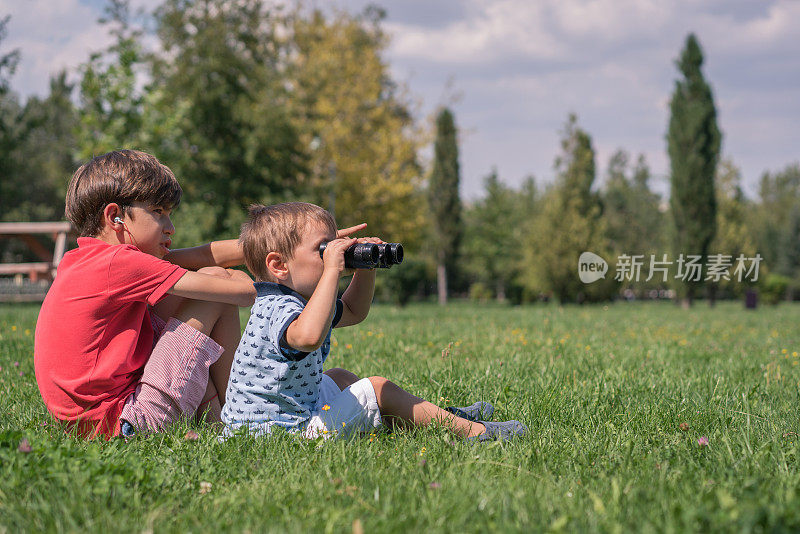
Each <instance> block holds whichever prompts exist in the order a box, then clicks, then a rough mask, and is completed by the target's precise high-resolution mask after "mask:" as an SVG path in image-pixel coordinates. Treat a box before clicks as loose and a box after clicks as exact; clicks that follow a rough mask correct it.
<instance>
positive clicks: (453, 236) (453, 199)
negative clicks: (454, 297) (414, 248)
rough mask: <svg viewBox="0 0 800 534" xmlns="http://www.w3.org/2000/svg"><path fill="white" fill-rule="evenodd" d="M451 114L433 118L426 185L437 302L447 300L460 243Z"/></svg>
mask: <svg viewBox="0 0 800 534" xmlns="http://www.w3.org/2000/svg"><path fill="white" fill-rule="evenodd" d="M456 135H457V132H456V125H455V119H454V118H453V113H452V112H451V111H450V110H449V109H447V108H445V109H442V110H441V111H440V112H439V115H438V116H437V118H436V142H435V144H434V160H433V170H432V171H431V176H430V181H429V184H428V202H429V204H430V208H431V214H432V216H433V233H434V242H435V247H436V265H437V266H436V269H437V270H436V283H437V287H438V294H439V304H446V303H447V278H448V273H449V274H450V275H452V274H453V269H454V266H455V265H456V261H457V256H458V252H459V246H460V243H461V232H462V222H461V199H460V197H459V191H458V185H459V179H460V177H459V166H458V139H457V137H456Z"/></svg>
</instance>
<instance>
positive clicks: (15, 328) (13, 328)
mask: <svg viewBox="0 0 800 534" xmlns="http://www.w3.org/2000/svg"><path fill="white" fill-rule="evenodd" d="M11 331H12V332H16V331H17V325H15V324H14V325H11Z"/></svg>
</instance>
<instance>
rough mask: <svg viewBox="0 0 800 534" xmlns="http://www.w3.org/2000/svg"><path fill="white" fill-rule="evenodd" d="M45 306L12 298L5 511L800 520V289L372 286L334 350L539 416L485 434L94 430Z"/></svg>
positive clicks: (102, 516)
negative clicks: (382, 294)
mask: <svg viewBox="0 0 800 534" xmlns="http://www.w3.org/2000/svg"><path fill="white" fill-rule="evenodd" d="M37 312H38V307H36V306H31V305H4V306H0V367H2V370H0V531H3V530H6V529H7V530H8V531H9V532H16V531H20V530H22V531H40V530H45V531H84V530H89V531H103V530H114V531H137V532H139V531H142V530H153V531H158V532H183V531H213V530H224V531H228V530H233V531H245V530H250V531H254V532H255V531H267V532H285V531H292V532H299V531H314V532H317V531H326V532H327V531H335V532H340V531H350V530H358V528H359V525H360V527H361V528H363V531H365V532H375V531H378V532H383V531H396V532H406V531H453V532H460V531H470V532H471V531H526V532H527V531H547V530H551V531H560V530H563V531H587V532H592V531H600V532H620V531H631V530H634V531H697V530H703V531H718V530H721V531H741V530H745V531H750V530H772V531H787V530H792V531H797V530H798V529H800V474H799V473H798V448H799V447H800V441H798V433H800V424H798V405H799V404H800V403H799V402H798V401H800V398H799V397H800V395H799V392H800V365H798V361H800V358H798V352H799V351H800V330H798V328H797V324H798V322H800V307H798V306H790V305H781V306H780V307H777V308H769V307H762V308H760V309H759V310H758V311H756V312H747V311H745V310H744V309H742V307H741V305H740V304H733V303H723V304H720V305H718V306H717V307H716V308H715V309H709V308H708V307H706V306H705V305H700V306H698V307H696V308H695V309H693V310H690V311H684V310H680V309H677V308H675V307H674V306H672V305H671V304H622V303H620V304H614V305H610V306H596V307H584V308H578V307H567V308H559V307H556V306H548V307H542V306H538V307H522V308H508V307H501V306H495V305H481V306H478V305H467V304H456V305H452V306H449V307H447V308H446V309H440V308H439V307H436V306H432V305H418V306H410V307H408V308H406V309H396V308H392V307H384V306H376V307H375V308H374V309H373V311H372V313H371V315H370V317H369V318H368V319H367V321H366V322H365V323H364V324H362V325H359V326H358V327H354V328H348V329H343V330H338V331H336V332H335V342H334V347H333V348H332V354H331V357H330V359H329V364H330V365H332V366H341V367H345V368H347V369H350V370H352V371H354V372H356V373H357V374H359V375H362V376H369V375H382V376H386V377H388V378H390V379H392V380H393V381H395V382H397V383H399V384H400V385H401V386H403V387H405V388H406V389H409V390H410V391H412V392H414V393H417V394H419V395H421V396H423V397H426V398H428V399H430V400H433V401H435V402H439V403H447V404H456V405H461V404H463V403H471V402H472V401H474V400H478V399H483V400H489V401H491V402H493V403H494V404H495V406H496V408H497V412H496V416H497V418H499V419H508V418H515V419H519V420H521V421H523V422H524V423H526V424H527V425H528V426H529V428H530V434H529V436H528V437H526V438H525V439H522V440H518V441H515V442H510V443H505V444H503V443H493V444H488V445H481V446H472V445H467V444H465V443H463V442H460V441H457V440H455V439H454V438H453V437H452V436H451V435H449V434H448V433H447V432H446V431H445V430H443V429H441V428H430V429H425V430H420V431H416V432H408V433H405V432H398V433H394V434H388V433H377V434H376V435H374V436H366V437H364V438H361V439H356V440H353V441H339V442H327V443H325V444H324V445H321V446H320V445H319V444H318V443H317V442H304V441H300V440H298V439H294V438H292V437H288V436H278V437H275V438H274V439H260V440H259V439H251V438H239V439H235V440H230V441H228V442H226V443H218V442H217V441H216V439H215V436H214V435H213V433H212V432H211V431H210V430H209V429H208V428H197V430H198V432H199V433H200V440H198V441H188V440H186V439H184V435H185V433H186V431H187V428H186V427H185V426H184V427H179V428H175V429H173V430H172V431H170V432H168V433H165V434H160V435H155V436H150V437H147V438H144V439H137V440H134V441H132V442H130V443H125V442H124V441H121V440H114V441H110V442H100V441H95V442H85V441H81V440H78V439H75V438H73V437H71V436H69V435H67V434H65V433H64V432H63V431H62V430H61V429H60V427H59V426H58V425H55V424H53V423H52V421H51V419H50V418H49V417H48V416H47V414H46V412H45V409H44V406H43V404H42V402H41V399H40V397H39V394H38V390H37V388H36V383H35V379H34V375H33V358H32V354H33V330H34V328H35V323H36V315H37ZM17 363H18V365H19V366H17ZM682 423H685V424H686V425H688V430H685V431H684V430H681V429H680V425H681V424H682ZM701 437H706V438H707V439H708V442H709V444H708V446H701V445H699V444H698V439H699V438H701ZM23 438H24V439H27V441H28V442H29V444H30V446H31V448H32V452H30V453H23V452H20V451H19V450H18V446H19V444H20V441H21V440H22V439H23ZM209 484H210V486H209Z"/></svg>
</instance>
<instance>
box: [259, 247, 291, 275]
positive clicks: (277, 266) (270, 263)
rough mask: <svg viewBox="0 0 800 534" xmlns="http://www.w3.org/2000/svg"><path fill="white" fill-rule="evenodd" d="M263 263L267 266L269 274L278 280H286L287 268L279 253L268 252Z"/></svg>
mask: <svg viewBox="0 0 800 534" xmlns="http://www.w3.org/2000/svg"><path fill="white" fill-rule="evenodd" d="M264 263H266V265H267V271H269V274H271V275H272V276H274V277H275V278H277V279H278V280H286V279H287V278H288V277H289V267H288V266H287V265H286V262H284V261H283V257H282V256H281V255H280V253H279V252H270V253H269V254H267V258H266V259H265V260H264Z"/></svg>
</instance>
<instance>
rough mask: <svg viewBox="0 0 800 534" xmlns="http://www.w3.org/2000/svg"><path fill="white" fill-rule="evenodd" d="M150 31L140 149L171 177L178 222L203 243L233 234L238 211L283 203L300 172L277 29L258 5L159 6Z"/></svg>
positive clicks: (187, 1)
mask: <svg viewBox="0 0 800 534" xmlns="http://www.w3.org/2000/svg"><path fill="white" fill-rule="evenodd" d="M276 9H277V8H276ZM156 26H157V33H158V36H159V38H160V41H161V46H162V49H163V53H162V54H160V55H159V56H157V57H156V58H155V59H154V61H153V81H152V84H151V85H150V86H149V87H148V92H149V93H151V96H150V97H149V98H148V100H147V101H146V113H145V117H144V121H145V124H146V125H147V126H148V128H146V129H147V130H150V132H151V133H150V135H151V136H152V138H151V139H150V140H149V141H148V143H149V144H152V146H153V149H154V152H156V154H157V155H159V156H160V157H162V158H163V159H165V160H166V161H168V162H169V165H170V167H172V168H173V170H174V171H175V172H176V174H177V175H178V176H180V178H181V184H182V186H183V188H184V193H185V201H186V203H187V204H189V205H188V206H186V208H187V209H184V208H182V209H181V210H179V212H178V216H179V218H180V217H185V216H186V215H187V214H188V215H190V217H189V218H191V219H201V222H202V224H203V225H207V226H206V228H205V230H204V232H203V235H202V237H203V238H205V239H209V238H212V237H213V238H219V237H220V236H221V235H236V234H237V233H238V231H239V224H240V223H241V222H242V220H243V219H244V217H245V215H246V207H247V205H248V204H251V203H272V202H275V201H280V200H284V199H286V198H287V197H292V195H294V194H296V193H297V191H298V177H299V176H301V175H302V174H304V172H305V155H304V150H303V147H302V146H301V145H300V142H299V137H298V133H297V131H296V128H295V126H294V123H293V120H292V117H291V116H290V112H291V110H292V107H291V106H290V102H289V100H290V96H291V95H290V92H289V87H287V85H288V84H287V83H285V82H286V77H285V76H284V74H283V72H282V71H283V70H284V69H285V56H286V54H287V53H288V52H287V45H286V42H285V38H284V37H281V36H279V35H278V31H279V30H278V28H279V26H280V27H281V28H283V29H285V21H284V20H283V19H282V18H281V17H279V16H278V15H276V14H275V13H274V12H272V11H271V10H270V9H269V8H268V7H267V3H266V2H263V1H261V0H242V1H240V2H227V1H225V0H167V1H166V2H165V3H164V5H162V6H161V7H160V8H159V9H158V10H157V12H156ZM156 124H163V125H168V126H169V128H161V129H156V128H155V125H156ZM151 127H152V128H151ZM181 212H182V213H181ZM198 216H202V217H198ZM187 222H188V221H187Z"/></svg>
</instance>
